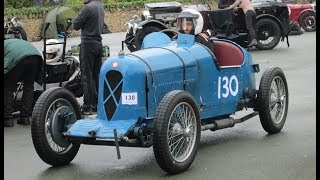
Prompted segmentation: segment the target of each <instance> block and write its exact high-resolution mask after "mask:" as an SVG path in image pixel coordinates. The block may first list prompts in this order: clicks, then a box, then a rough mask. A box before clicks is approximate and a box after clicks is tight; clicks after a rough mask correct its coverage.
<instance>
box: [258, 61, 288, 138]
mask: <svg viewBox="0 0 320 180" xmlns="http://www.w3.org/2000/svg"><path fill="white" fill-rule="evenodd" d="M288 104H289V92H288V85H287V80H286V78H285V75H284V73H283V71H282V70H281V69H280V68H278V67H273V68H269V69H267V70H266V71H265V72H264V73H263V75H262V77H261V81H260V85H259V92H258V106H259V107H258V110H259V116H260V122H261V125H262V127H263V129H264V130H265V131H266V132H268V133H270V134H275V133H278V132H280V131H281V129H282V127H283V126H284V123H285V121H286V118H287V113H288Z"/></svg>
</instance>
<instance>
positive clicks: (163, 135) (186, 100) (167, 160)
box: [153, 90, 201, 174]
mask: <svg viewBox="0 0 320 180" xmlns="http://www.w3.org/2000/svg"><path fill="white" fill-rule="evenodd" d="M200 131H201V128H200V115H199V110H198V107H197V104H196V101H195V100H194V98H193V97H192V96H191V95H190V94H189V93H188V92H186V91H181V90H175V91H171V92H169V93H168V94H166V95H165V96H164V97H163V99H162V100H161V102H160V104H159V106H158V108H157V111H156V114H155V121H154V135H153V152H154V155H155V158H156V160H157V163H158V165H159V166H160V167H161V169H163V170H164V171H166V172H168V173H169V174H177V173H180V172H183V171H185V170H187V169H188V168H189V166H190V165H191V164H192V162H193V160H194V158H195V156H196V154H197V151H198V148H199V141H200V135H201V134H200V133H201V132H200Z"/></svg>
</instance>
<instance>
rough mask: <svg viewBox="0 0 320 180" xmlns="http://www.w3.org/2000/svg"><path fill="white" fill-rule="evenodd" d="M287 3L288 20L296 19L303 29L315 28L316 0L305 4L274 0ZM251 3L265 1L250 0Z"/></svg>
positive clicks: (311, 29)
mask: <svg viewBox="0 0 320 180" xmlns="http://www.w3.org/2000/svg"><path fill="white" fill-rule="evenodd" d="M274 1H280V2H283V3H286V4H287V5H288V8H289V11H290V13H289V14H290V15H289V20H290V21H296V22H298V23H299V25H300V26H301V27H302V28H303V29H304V30H305V31H315V30H316V1H314V2H312V3H307V4H297V3H296V2H292V1H286V0H282V1H281V0H274ZM252 2H253V3H261V2H266V0H252Z"/></svg>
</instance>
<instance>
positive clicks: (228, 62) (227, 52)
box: [213, 41, 243, 67]
mask: <svg viewBox="0 0 320 180" xmlns="http://www.w3.org/2000/svg"><path fill="white" fill-rule="evenodd" d="M213 44H214V55H215V56H216V58H217V63H218V64H219V65H220V66H222V67H223V66H240V65H241V64H242V62H243V52H242V50H241V49H240V48H239V47H238V46H236V45H234V44H232V43H229V42H225V41H213Z"/></svg>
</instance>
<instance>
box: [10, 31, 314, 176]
mask: <svg viewBox="0 0 320 180" xmlns="http://www.w3.org/2000/svg"><path fill="white" fill-rule="evenodd" d="M123 37H124V33H112V34H108V35H104V39H103V40H104V42H107V43H108V44H109V45H110V47H111V51H112V55H115V54H116V52H115V51H119V50H120V49H121V44H120V43H119V42H120V41H121V40H123ZM68 42H70V44H71V43H77V42H79V38H70V39H69V40H68ZM37 43H38V45H39V44H41V42H36V43H34V44H37ZM290 44H291V46H290V48H287V47H286V43H285V42H281V43H280V44H279V45H278V46H277V47H276V48H275V49H273V50H271V51H254V50H253V51H251V54H252V57H253V59H254V61H255V62H256V63H259V64H260V69H261V72H260V73H259V74H258V75H257V76H256V77H257V84H258V83H259V80H260V77H261V75H262V72H263V71H264V70H265V69H266V68H267V67H270V66H279V67H281V68H282V69H283V71H284V72H285V75H286V78H287V81H288V87H289V98H290V100H289V112H288V117H287V122H286V124H285V126H284V128H283V130H282V131H281V132H280V133H278V134H276V135H268V134H267V133H266V132H265V131H264V130H263V128H262V126H261V125H260V122H259V118H258V117H254V118H252V119H251V120H248V121H246V122H244V123H242V124H237V125H236V126H235V127H233V128H229V129H223V130H219V131H216V132H211V131H203V132H202V134H201V135H202V136H201V145H200V149H199V151H198V154H197V156H196V158H195V161H194V162H193V164H192V165H191V167H190V169H189V170H188V171H186V172H184V173H181V174H178V175H174V176H168V175H167V174H166V173H165V172H163V171H162V170H161V169H160V168H159V167H158V165H157V163H156V161H155V158H154V156H153V150H152V147H151V148H147V149H144V148H128V147H121V148H120V150H121V156H122V159H120V160H118V159H117V155H116V150H115V147H109V146H90V145H82V146H81V148H80V151H79V153H78V154H77V156H76V157H75V159H74V160H73V161H72V163H71V164H70V165H68V166H65V167H59V168H53V167H51V166H49V165H47V164H45V163H44V162H43V161H42V160H41V159H40V158H39V157H38V155H37V154H36V152H35V150H34V148H33V144H32V140H31V132H30V126H21V125H15V126H14V127H13V128H5V129H4V179H6V180H21V179H24V180H37V179H39V180H40V179H47V180H51V179H52V180H57V179H77V180H82V179H83V180H84V179H86V180H87V179H119V178H121V179H139V180H140V179H148V180H149V179H184V180H185V179H190V180H191V179H210V180H211V179H215V180H226V179H227V180H251V179H252V180H256V179H259V180H270V179H272V180H302V179H303V180H314V179H316V98H315V97H316V33H315V32H312V33H304V34H303V35H300V36H290ZM39 47H40V46H39ZM240 114H241V113H239V114H238V115H240Z"/></svg>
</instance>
